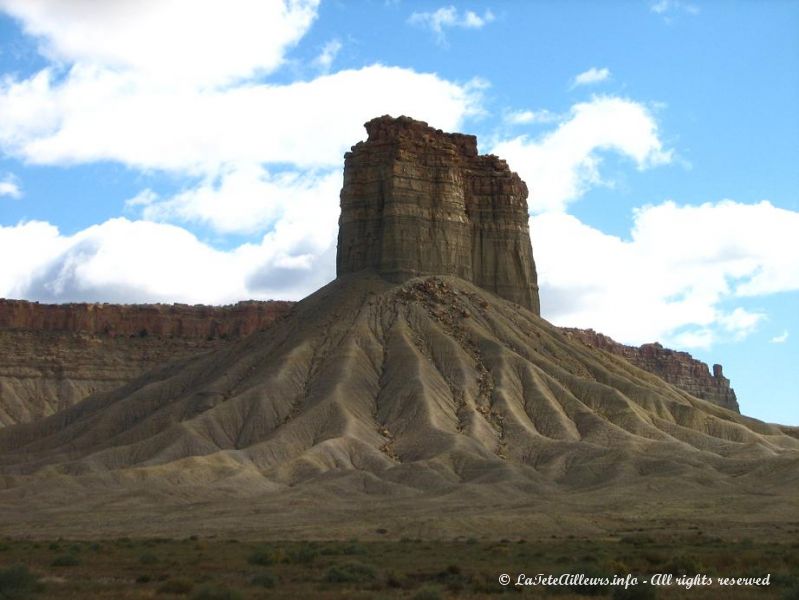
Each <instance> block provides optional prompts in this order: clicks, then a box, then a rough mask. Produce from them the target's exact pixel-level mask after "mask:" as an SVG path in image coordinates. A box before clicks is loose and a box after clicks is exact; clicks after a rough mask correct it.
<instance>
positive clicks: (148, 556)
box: [139, 552, 158, 565]
mask: <svg viewBox="0 0 799 600" xmlns="http://www.w3.org/2000/svg"><path fill="white" fill-rule="evenodd" d="M139 562H140V563H141V564H143V565H154V564H156V563H157V562H158V557H157V556H156V555H155V554H153V553H152V552H145V553H144V554H142V555H141V556H140V557H139Z"/></svg>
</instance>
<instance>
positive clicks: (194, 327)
mask: <svg viewBox="0 0 799 600" xmlns="http://www.w3.org/2000/svg"><path fill="white" fill-rule="evenodd" d="M292 305H293V302H281V301H270V302H255V301H249V302H239V303H238V304H233V305H230V306H203V305H195V306H191V305H188V304H39V303H38V302H26V301H24V300H5V299H0V330H26V331H36V332H69V333H83V334H89V335H107V336H111V337H114V336H119V335H121V336H132V335H133V336H141V337H146V336H148V335H155V336H160V337H178V338H186V339H200V338H208V337H210V338H216V337H229V336H232V337H241V336H244V335H248V334H250V333H252V332H253V331H257V330H259V329H262V328H263V327H264V326H265V325H268V324H269V323H271V322H272V321H274V320H275V318H276V317H278V316H280V315H283V314H285V313H286V312H287V311H288V310H289V308H290V307H291V306H292Z"/></svg>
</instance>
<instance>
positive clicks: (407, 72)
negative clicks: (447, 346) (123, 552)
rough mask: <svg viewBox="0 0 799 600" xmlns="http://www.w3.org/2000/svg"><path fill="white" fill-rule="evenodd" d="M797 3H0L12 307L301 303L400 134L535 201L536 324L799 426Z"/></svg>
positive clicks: (6, 257) (4, 202)
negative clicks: (347, 158) (620, 345)
mask: <svg viewBox="0 0 799 600" xmlns="http://www.w3.org/2000/svg"><path fill="white" fill-rule="evenodd" d="M796 31H799V4H797V3H795V2H768V1H766V2H740V3H736V2H699V1H697V2H693V1H690V2H689V1H682V0H679V1H678V0H655V1H647V0H644V1H641V2H632V1H630V2H601V3H589V2H485V3H483V2H463V3H458V4H457V5H455V4H452V5H450V4H448V3H446V2H405V1H385V2H384V1H374V2H367V1H361V2H340V1H339V2H336V1H328V2H326V1H321V2H316V1H314V0H294V1H286V2H280V1H273V2H267V1H263V0H235V1H230V2H225V3H222V2H211V1H209V2H202V3H197V2H192V1H190V0H159V1H157V2H156V1H155V0H150V1H145V2H141V1H138V0H137V1H134V0H116V1H114V2H105V3H99V4H98V3H96V2H92V1H90V0H76V1H74V2H69V3H66V2H59V1H58V0H0V41H1V44H0V73H2V76H0V256H2V260H0V296H4V297H13V298H26V299H31V300H39V301H46V302H65V301H109V302H157V301H161V302H190V303H214V304H219V303H229V302H235V301H237V300H240V299H245V298H261V299H268V298H290V299H299V298H301V297H303V296H305V295H306V294H307V293H309V292H311V291H313V290H314V289H316V288H317V287H319V286H321V285H323V284H324V283H326V282H327V281H329V280H330V279H331V278H332V277H333V276H334V272H335V267H334V262H335V261H334V259H335V236H336V231H337V218H338V191H339V189H340V186H341V165H342V155H343V153H344V152H345V151H346V150H347V149H348V147H349V146H351V145H352V144H354V143H355V142H357V141H358V140H360V139H362V138H363V137H364V131H363V129H362V124H363V123H364V122H365V121H366V120H368V119H370V118H371V117H373V116H377V115H381V114H386V113H388V114H393V115H399V114H407V115H410V116H413V117H415V118H419V119H422V120H426V121H428V122H429V123H430V124H431V125H434V126H436V127H439V128H442V129H445V130H458V131H465V132H469V133H474V134H477V135H478V141H479V145H480V150H481V151H482V152H493V153H496V154H499V155H500V156H502V157H503V158H506V159H507V160H508V162H509V163H510V165H511V167H512V168H513V169H514V170H516V171H518V172H519V173H520V175H521V176H522V178H523V179H525V180H526V181H527V183H528V186H529V187H530V190H531V196H530V199H529V204H530V210H531V229H532V236H533V250H534V253H535V257H536V261H537V264H538V269H539V276H540V283H541V294H542V306H543V312H544V316H545V317H546V318H548V319H549V320H551V321H553V322H554V323H556V324H560V325H573V326H579V327H592V328H594V329H596V330H598V331H602V332H604V333H606V334H608V335H611V336H612V337H614V338H615V339H617V340H619V341H622V342H625V343H630V344H640V343H644V342H648V341H654V340H660V341H661V342H663V343H664V344H665V345H667V346H670V347H674V348H678V349H682V350H687V351H689V352H691V353H692V354H693V355H695V356H697V357H699V358H701V359H702V360H705V361H707V362H708V363H711V364H712V363H714V362H719V363H722V364H723V365H724V368H725V373H726V374H727V376H728V377H730V378H731V379H732V382H733V385H734V387H735V389H736V392H737V393H738V397H739V401H740V403H741V406H742V410H743V412H744V413H746V414H750V415H752V416H755V417H758V418H762V419H765V420H769V421H776V422H782V423H788V424H799V398H797V392H796V390H797V389H799V369H797V368H796V364H797V363H799V360H797V359H799V350H797V348H799V345H798V342H797V339H799V316H797V315H798V314H799V311H797V307H799V236H797V233H799V109H797V107H799V36H797V35H796Z"/></svg>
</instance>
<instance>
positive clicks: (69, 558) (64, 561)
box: [50, 554, 80, 567]
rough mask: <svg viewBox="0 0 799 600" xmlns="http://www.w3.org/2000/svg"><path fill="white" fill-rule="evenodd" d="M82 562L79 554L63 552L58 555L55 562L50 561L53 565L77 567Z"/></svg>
mask: <svg viewBox="0 0 799 600" xmlns="http://www.w3.org/2000/svg"><path fill="white" fill-rule="evenodd" d="M79 564H80V560H79V559H78V557H77V556H74V555H72V554H62V555H61V556H57V557H56V558H55V560H53V562H51V563H50V565H51V566H53V567H77V566H78V565H79Z"/></svg>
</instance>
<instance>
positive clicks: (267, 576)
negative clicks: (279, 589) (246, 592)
mask: <svg viewBox="0 0 799 600" xmlns="http://www.w3.org/2000/svg"><path fill="white" fill-rule="evenodd" d="M250 585H255V586H258V587H262V588H270V589H271V588H273V587H275V586H276V585H277V577H275V576H274V575H273V574H272V573H261V574H260V575H256V576H255V577H253V578H252V579H251V580H250Z"/></svg>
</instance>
